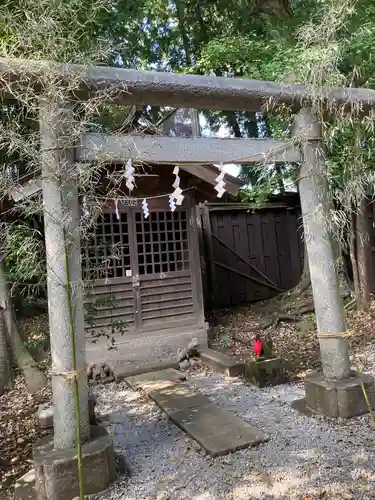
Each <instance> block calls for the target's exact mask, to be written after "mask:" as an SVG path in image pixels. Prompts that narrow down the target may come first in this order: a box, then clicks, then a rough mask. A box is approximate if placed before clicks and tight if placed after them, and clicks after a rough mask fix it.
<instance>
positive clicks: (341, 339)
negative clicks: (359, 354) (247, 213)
mask: <svg viewBox="0 0 375 500" xmlns="http://www.w3.org/2000/svg"><path fill="white" fill-rule="evenodd" d="M293 135H294V136H295V137H296V138H297V139H298V140H299V141H300V144H301V149H302V153H303V162H302V165H301V168H300V172H299V179H298V182H299V193H300V198H301V209H302V216H303V226H304V232H305V245H306V248H307V254H308V259H309V267H310V275H311V285H312V291H313V298H314V306H315V314H316V323H317V330H318V338H319V344H320V355H321V361H322V369H323V371H322V372H320V373H313V374H311V375H308V376H306V378H305V392H306V406H307V408H308V409H310V410H313V411H315V412H318V413H321V414H323V415H326V416H327V417H342V418H350V417H353V416H356V415H361V414H363V413H366V412H367V411H368V408H367V405H366V400H365V397H364V395H363V390H362V383H363V384H364V386H365V389H366V390H367V393H368V396H369V399H370V402H371V404H372V405H373V407H375V386H374V380H373V378H372V377H371V376H369V375H364V374H358V376H357V375H356V373H355V372H354V371H352V370H351V368H350V360H349V352H348V342H347V338H346V327H345V314H344V308H343V303H342V299H341V295H340V285H339V280H338V275H337V268H336V262H335V256H334V252H333V248H332V240H331V234H330V231H329V227H328V218H329V205H328V203H329V202H328V196H327V178H326V175H325V172H324V169H325V159H324V151H323V146H324V145H323V141H322V127H321V124H320V123H319V122H318V121H317V120H316V119H315V118H314V116H313V113H312V110H311V109H310V108H302V110H301V111H300V112H299V113H298V115H297V116H296V119H295V124H294V130H293Z"/></svg>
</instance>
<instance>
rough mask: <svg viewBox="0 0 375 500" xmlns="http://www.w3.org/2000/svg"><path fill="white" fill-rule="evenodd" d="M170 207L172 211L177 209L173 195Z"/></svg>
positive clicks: (170, 199)
mask: <svg viewBox="0 0 375 500" xmlns="http://www.w3.org/2000/svg"><path fill="white" fill-rule="evenodd" d="M169 207H170V209H171V212H174V211H175V210H176V204H175V202H174V198H173V195H169Z"/></svg>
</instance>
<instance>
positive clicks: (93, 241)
mask: <svg viewBox="0 0 375 500" xmlns="http://www.w3.org/2000/svg"><path fill="white" fill-rule="evenodd" d="M119 217H120V220H118V219H117V216H116V214H115V213H104V214H102V215H100V216H99V217H98V219H97V221H96V225H95V228H94V231H93V234H92V235H91V237H89V239H88V240H87V241H86V242H85V243H84V245H83V246H82V270H83V279H84V280H86V281H92V280H97V279H104V280H106V279H111V278H122V277H125V276H127V271H130V269H131V265H130V248H129V226H128V218H127V214H126V213H120V214H119Z"/></svg>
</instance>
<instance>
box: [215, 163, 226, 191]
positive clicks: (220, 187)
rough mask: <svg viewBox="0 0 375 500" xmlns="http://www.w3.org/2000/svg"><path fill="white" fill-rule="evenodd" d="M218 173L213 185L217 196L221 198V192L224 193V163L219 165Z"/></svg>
mask: <svg viewBox="0 0 375 500" xmlns="http://www.w3.org/2000/svg"><path fill="white" fill-rule="evenodd" d="M219 170H220V174H219V175H218V176H217V177H216V179H215V182H216V185H215V187H214V189H215V191H216V192H217V195H216V196H217V197H218V198H221V197H222V196H223V194H224V193H225V182H224V177H225V171H224V165H222V164H221V165H220V167H219Z"/></svg>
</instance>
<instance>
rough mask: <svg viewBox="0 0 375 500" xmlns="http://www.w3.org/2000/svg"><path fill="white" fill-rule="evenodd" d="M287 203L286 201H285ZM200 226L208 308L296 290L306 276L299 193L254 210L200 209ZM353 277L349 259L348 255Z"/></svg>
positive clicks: (372, 227)
mask: <svg viewBox="0 0 375 500" xmlns="http://www.w3.org/2000/svg"><path fill="white" fill-rule="evenodd" d="M284 198H285V197H284ZM367 209H368V213H367V220H368V231H369V235H370V241H369V242H368V244H369V253H371V258H370V269H369V283H370V289H371V291H372V292H373V293H375V200H374V199H372V200H371V201H369V203H368V207H367ZM198 212H199V217H198V225H199V226H200V227H201V229H202V231H201V234H200V246H201V265H202V276H203V287H204V292H205V305H206V308H207V309H218V308H222V307H229V306H235V305H239V304H243V303H245V302H255V301H257V300H264V299H268V298H271V297H273V296H274V295H276V294H277V293H279V292H280V291H285V290H289V289H291V288H293V287H294V286H295V285H296V284H297V283H298V280H299V278H300V276H301V273H302V268H303V257H304V244H303V226H302V219H301V209H300V206H299V198H298V195H297V194H295V195H294V194H291V193H289V196H287V197H286V201H285V202H284V201H281V202H279V201H276V202H271V203H266V204H264V206H263V207H261V208H257V209H254V207H253V206H251V205H247V204H242V203H233V204H225V203H221V204H212V203H211V204H210V203H208V204H201V205H200V206H199V210H198ZM344 257H345V261H346V268H347V271H348V275H349V277H350V278H351V277H352V270H351V263H350V259H349V256H347V255H346V256H345V255H344Z"/></svg>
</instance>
